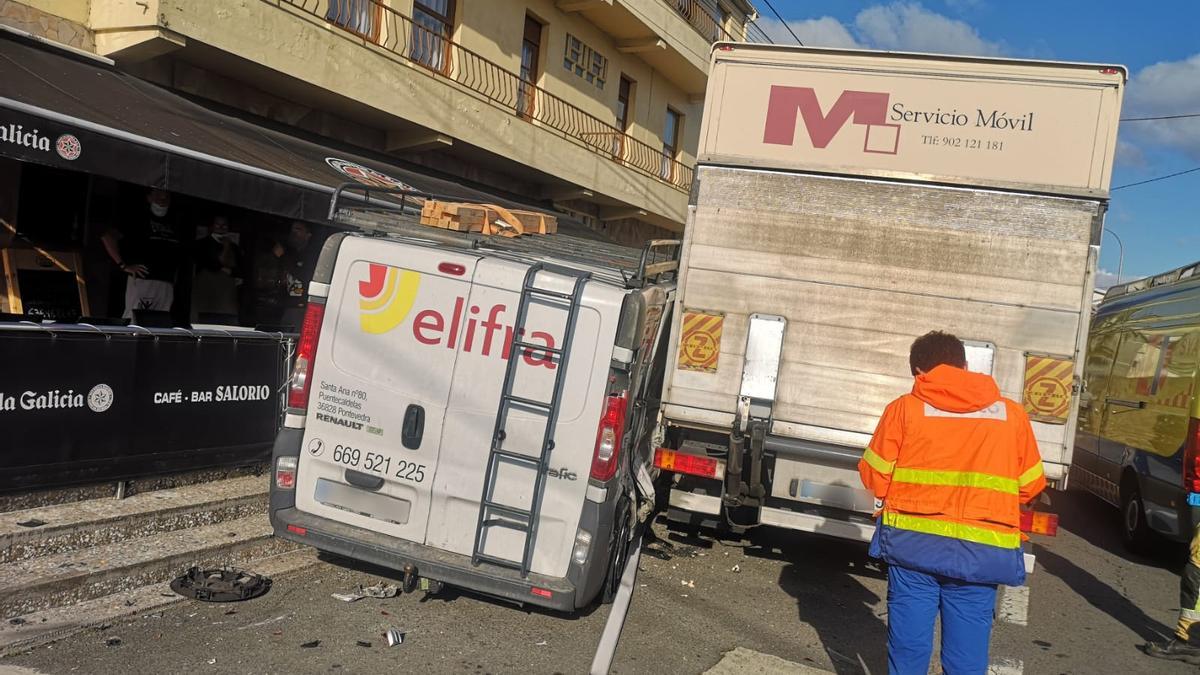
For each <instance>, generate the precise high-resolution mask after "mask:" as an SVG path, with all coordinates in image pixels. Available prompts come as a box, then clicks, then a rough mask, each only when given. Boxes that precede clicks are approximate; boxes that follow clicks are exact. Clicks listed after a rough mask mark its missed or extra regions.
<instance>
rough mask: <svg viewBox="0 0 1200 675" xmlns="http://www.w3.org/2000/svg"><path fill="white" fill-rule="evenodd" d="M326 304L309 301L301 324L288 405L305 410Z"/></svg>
mask: <svg viewBox="0 0 1200 675" xmlns="http://www.w3.org/2000/svg"><path fill="white" fill-rule="evenodd" d="M324 319H325V305H324V304H321V303H318V302H309V303H308V307H306V308H305V309H304V323H302V324H301V326H300V343H299V344H298V345H297V347H296V362H295V365H293V366H292V384H291V386H290V387H289V389H288V407H289V408H298V409H300V410H303V409H305V408H307V407H308V392H309V390H310V389H312V378H311V377H310V376H311V375H312V367H313V360H314V359H316V357H317V340H318V339H319V338H320V337H321V322H322V321H323V320H324Z"/></svg>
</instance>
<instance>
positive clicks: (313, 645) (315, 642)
mask: <svg viewBox="0 0 1200 675" xmlns="http://www.w3.org/2000/svg"><path fill="white" fill-rule="evenodd" d="M319 646H321V641H320V640H313V641H312V642H305V643H304V644H302V645H300V648H301V649H316V648H317V647H319Z"/></svg>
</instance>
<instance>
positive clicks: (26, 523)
mask: <svg viewBox="0 0 1200 675" xmlns="http://www.w3.org/2000/svg"><path fill="white" fill-rule="evenodd" d="M45 524H46V521H44V520H40V519H38V518H30V519H29V520H22V521H21V522H19V523H17V525H20V526H21V527H31V528H32V527H41V526H43V525H45Z"/></svg>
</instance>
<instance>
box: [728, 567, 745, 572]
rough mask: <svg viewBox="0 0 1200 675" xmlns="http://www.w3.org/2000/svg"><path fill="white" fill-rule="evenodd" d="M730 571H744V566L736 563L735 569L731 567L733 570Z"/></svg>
mask: <svg viewBox="0 0 1200 675" xmlns="http://www.w3.org/2000/svg"><path fill="white" fill-rule="evenodd" d="M729 571H730V572H741V571H742V566H741V565H734V566H733V569H731V570H729Z"/></svg>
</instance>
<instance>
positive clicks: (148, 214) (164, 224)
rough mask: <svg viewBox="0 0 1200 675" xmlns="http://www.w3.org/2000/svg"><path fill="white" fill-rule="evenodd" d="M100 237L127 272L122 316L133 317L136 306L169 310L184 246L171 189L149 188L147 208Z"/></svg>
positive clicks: (161, 310) (110, 253)
mask: <svg viewBox="0 0 1200 675" xmlns="http://www.w3.org/2000/svg"><path fill="white" fill-rule="evenodd" d="M100 240H101V243H103V245H104V250H105V251H106V252H107V253H108V256H109V258H111V259H112V261H113V264H115V265H116V266H117V267H118V268H120V270H121V271H122V272H124V273H125V274H126V275H127V276H128V278H127V279H126V282H125V312H124V314H122V316H123V317H124V318H126V319H132V318H133V311H134V310H135V309H142V310H154V311H160V312H168V311H170V310H171V304H172V303H173V302H174V300H175V278H176V275H177V274H178V272H179V262H180V250H181V247H180V238H179V233H178V230H177V228H176V225H175V218H174V214H173V213H172V212H171V193H169V192H167V191H166V190H160V189H157V188H156V189H152V190H150V192H149V193H147V195H146V210H145V211H144V212H142V214H140V215H139V216H138V217H136V218H133V219H131V221H129V222H127V223H126V225H125V227H122V228H114V229H110V230H109V231H108V232H105V233H104V235H103V236H102V237H101V238H100Z"/></svg>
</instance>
